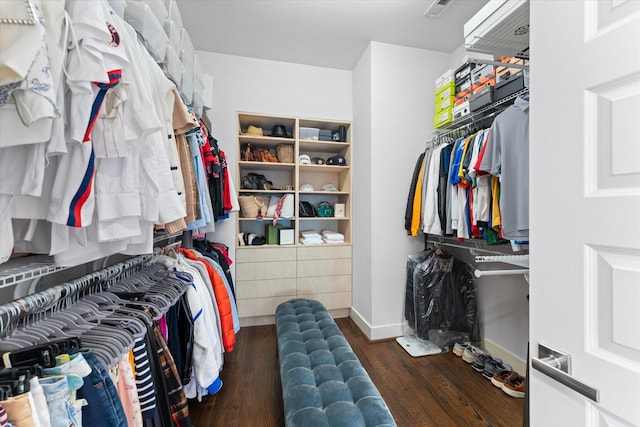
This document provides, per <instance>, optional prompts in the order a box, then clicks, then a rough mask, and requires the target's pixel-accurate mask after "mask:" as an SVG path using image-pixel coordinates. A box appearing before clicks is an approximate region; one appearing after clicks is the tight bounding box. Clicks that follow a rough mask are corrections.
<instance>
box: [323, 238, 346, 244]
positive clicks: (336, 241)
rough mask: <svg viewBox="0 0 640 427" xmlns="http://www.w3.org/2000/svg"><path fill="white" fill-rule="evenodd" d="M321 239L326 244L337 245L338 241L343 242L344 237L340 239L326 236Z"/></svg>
mask: <svg viewBox="0 0 640 427" xmlns="http://www.w3.org/2000/svg"><path fill="white" fill-rule="evenodd" d="M322 241H323V242H324V243H325V244H327V245H337V244H339V243H344V239H342V240H328V239H327V238H324V237H323V238H322Z"/></svg>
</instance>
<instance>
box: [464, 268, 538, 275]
mask: <svg viewBox="0 0 640 427" xmlns="http://www.w3.org/2000/svg"><path fill="white" fill-rule="evenodd" d="M473 274H474V275H475V276H476V277H482V276H509V275H516V274H524V275H525V276H526V275H528V274H529V269H528V268H523V269H517V270H475V271H474V272H473Z"/></svg>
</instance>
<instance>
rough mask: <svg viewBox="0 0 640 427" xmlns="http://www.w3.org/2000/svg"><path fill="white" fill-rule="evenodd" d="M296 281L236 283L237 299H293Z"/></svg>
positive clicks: (245, 281)
mask: <svg viewBox="0 0 640 427" xmlns="http://www.w3.org/2000/svg"><path fill="white" fill-rule="evenodd" d="M296 290H297V289H296V279H295V277H294V278H290V279H272V280H243V281H237V282H236V295H237V296H238V299H239V300H241V299H251V298H265V297H285V296H288V297H289V298H295V296H296Z"/></svg>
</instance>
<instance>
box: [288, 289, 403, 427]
mask: <svg viewBox="0 0 640 427" xmlns="http://www.w3.org/2000/svg"><path fill="white" fill-rule="evenodd" d="M276 328H277V334H278V358H279V361H280V377H281V380H282V396H283V400H284V415H285V425H286V426H287V427H338V426H340V427H383V426H385V427H386V426H396V423H395V421H394V420H393V417H392V416H391V412H390V411H389V408H387V405H386V404H385V402H384V400H382V397H381V396H380V393H378V390H377V389H376V388H375V386H374V385H373V383H372V382H371V379H370V378H369V375H368V374H367V372H366V371H365V370H364V368H363V367H362V365H361V364H360V361H359V360H358V358H357V357H356V355H355V354H354V353H353V351H352V350H351V346H350V345H349V343H348V342H347V340H346V339H345V338H344V335H342V332H340V329H339V328H338V326H337V325H336V323H335V321H334V320H333V318H332V317H331V315H330V314H329V312H328V311H327V309H326V308H325V307H324V306H323V305H322V304H321V303H319V302H318V301H313V300H309V299H302V298H297V299H292V300H289V301H286V302H284V303H282V304H280V305H279V306H278V308H277V309H276Z"/></svg>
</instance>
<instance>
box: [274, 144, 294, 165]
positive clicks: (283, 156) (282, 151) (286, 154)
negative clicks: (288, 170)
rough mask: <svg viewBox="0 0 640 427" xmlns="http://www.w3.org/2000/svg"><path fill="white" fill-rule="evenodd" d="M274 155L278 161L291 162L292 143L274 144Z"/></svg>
mask: <svg viewBox="0 0 640 427" xmlns="http://www.w3.org/2000/svg"><path fill="white" fill-rule="evenodd" d="M276 155H277V156H278V161H279V162H280V163H293V145H289V144H278V145H276Z"/></svg>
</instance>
